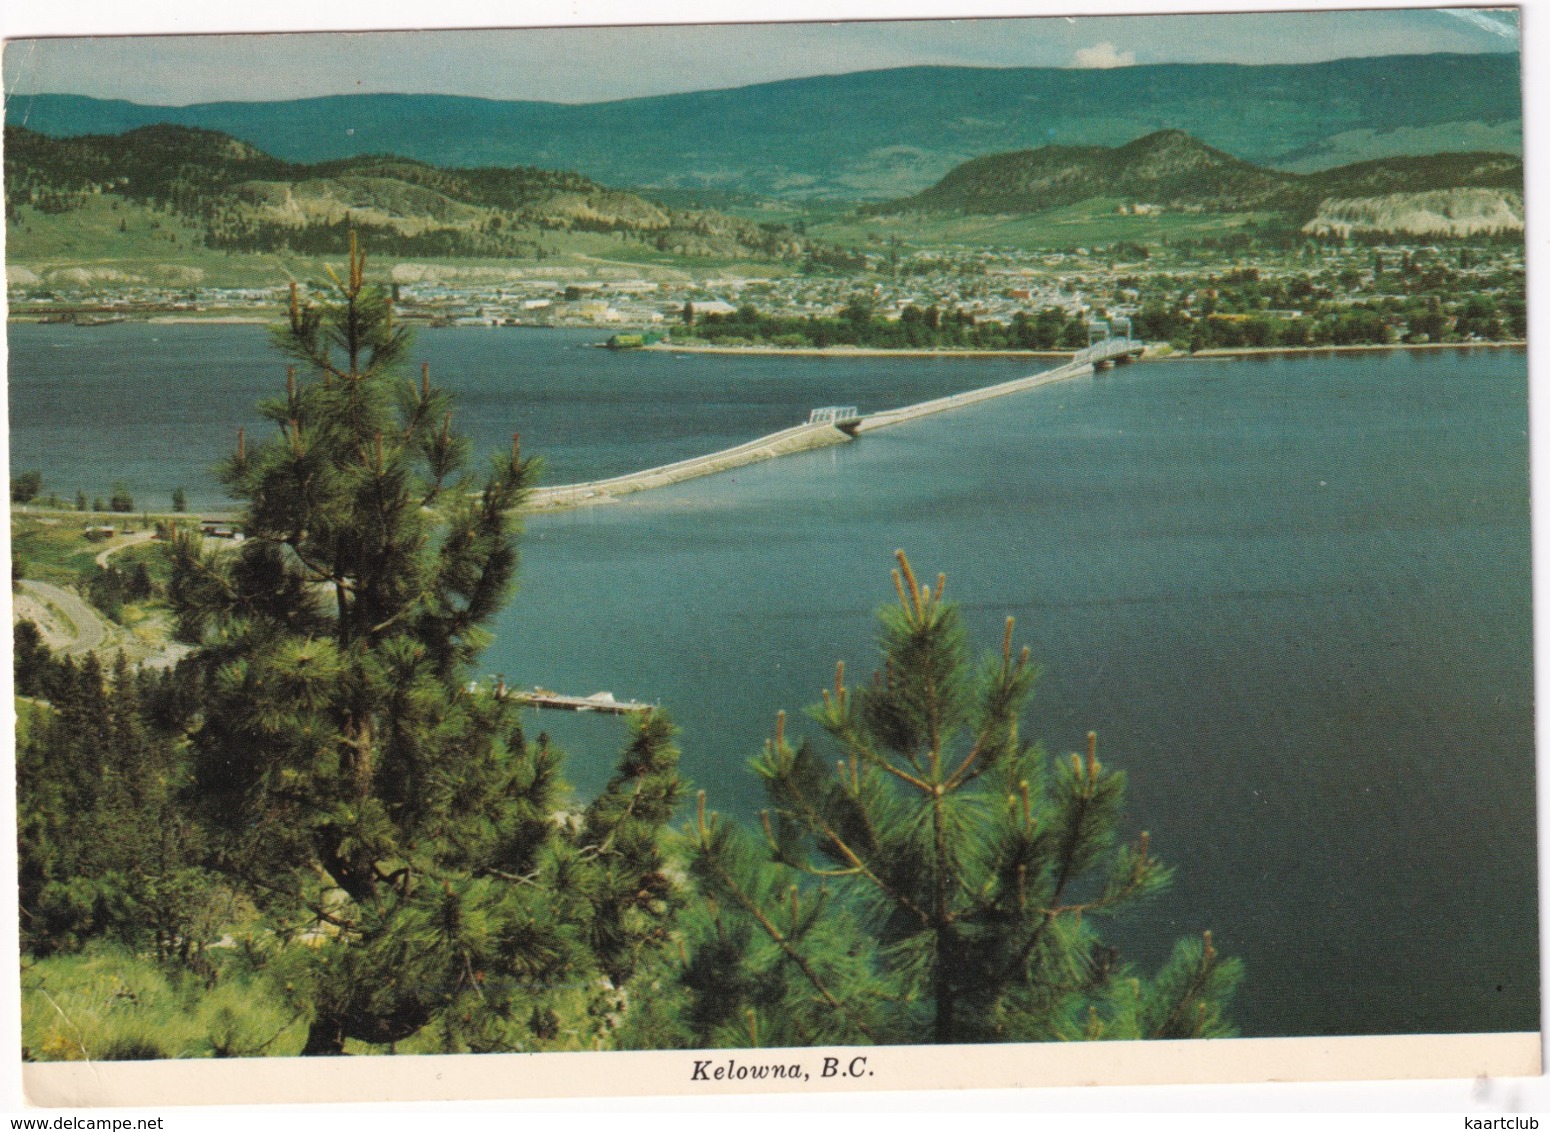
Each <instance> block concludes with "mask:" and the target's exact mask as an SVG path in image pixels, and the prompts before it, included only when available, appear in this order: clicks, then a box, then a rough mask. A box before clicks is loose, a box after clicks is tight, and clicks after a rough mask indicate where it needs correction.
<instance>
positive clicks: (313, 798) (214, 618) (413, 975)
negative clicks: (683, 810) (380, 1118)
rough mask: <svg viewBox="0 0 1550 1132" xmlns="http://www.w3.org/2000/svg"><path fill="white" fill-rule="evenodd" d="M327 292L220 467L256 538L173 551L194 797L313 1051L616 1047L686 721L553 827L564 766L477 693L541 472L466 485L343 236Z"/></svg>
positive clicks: (285, 347) (515, 455)
mask: <svg viewBox="0 0 1550 1132" xmlns="http://www.w3.org/2000/svg"><path fill="white" fill-rule="evenodd" d="M330 276H331V278H332V285H331V287H329V288H328V289H327V291H325V295H327V296H328V297H327V299H326V301H312V300H311V299H309V298H306V297H304V296H303V294H302V293H301V289H300V288H297V287H293V288H292V295H291V303H290V310H289V316H288V319H287V321H286V323H285V324H284V325H283V326H281V327H279V328H277V330H276V332H275V343H276V345H277V346H278V347H279V348H280V349H281V350H282V351H284V352H285V353H286V354H288V355H289V356H290V357H291V358H292V359H293V360H294V361H295V362H296V363H298V365H299V366H300V367H301V368H302V369H303V373H302V374H301V375H300V376H298V374H297V372H296V371H297V366H293V367H292V368H291V370H290V372H289V374H288V378H287V385H286V391H285V394H284V395H283V396H282V397H280V398H277V399H275V400H273V401H270V402H267V403H266V404H265V405H264V406H263V409H264V412H265V414H266V416H267V417H268V418H269V419H270V420H271V421H272V422H273V423H274V424H275V425H276V426H277V435H275V436H274V437H273V438H272V439H270V440H269V441H267V442H265V443H262V444H250V443H249V442H248V441H247V438H246V437H245V435H244V434H243V433H241V432H240V431H239V433H238V440H237V448H236V452H235V454H234V455H233V456H232V458H231V459H230V460H229V461H228V462H227V463H226V464H225V466H224V468H223V470H222V474H223V478H224V481H225V483H226V485H227V487H228V489H229V490H230V492H231V493H232V494H233V495H234V496H235V497H236V498H237V499H239V500H242V501H243V502H244V504H245V507H244V510H243V514H242V520H241V521H242V526H243V528H244V532H245V536H246V537H245V539H244V541H243V542H242V543H241V544H240V546H239V547H238V548H237V549H236V550H234V551H230V550H229V551H226V552H207V551H205V550H203V549H202V548H201V546H200V543H199V540H198V539H196V538H195V537H193V536H191V535H182V536H180V537H179V538H178V539H177V540H176V541H175V542H174V544H173V556H174V568H173V577H172V583H171V599H172V601H173V604H174V607H175V609H176V611H177V615H178V618H179V626H180V632H181V634H182V636H183V637H184V639H186V640H188V641H190V642H192V643H195V644H197V645H198V646H200V647H199V650H198V651H197V652H196V654H195V656H194V658H193V659H194V663H196V664H197V665H199V666H200V668H201V669H202V670H203V672H204V673H205V675H204V681H205V687H206V689H207V691H206V694H205V697H204V704H203V710H202V715H201V719H200V721H199V724H198V726H197V727H196V729H195V731H194V734H193V745H194V771H193V776H194V777H193V784H192V785H193V789H192V791H191V795H190V796H191V798H192V799H193V800H194V802H195V803H196V804H197V805H198V806H199V807H200V809H201V812H202V817H203V820H204V822H205V823H206V825H207V826H208V827H209V828H210V829H211V830H212V832H213V835H214V840H215V843H216V845H217V847H218V850H217V854H216V858H215V860H216V864H217V866H218V867H219V868H220V869H221V870H222V871H223V872H224V873H225V874H226V875H228V876H230V877H232V878H235V879H236V881H237V882H238V883H240V884H241V885H242V887H243V888H244V889H245V891H247V892H248V893H249V894H250V895H251V896H252V897H253V899H254V900H255V901H257V902H258V903H259V904H260V906H261V908H262V909H263V911H264V913H265V915H266V916H267V917H268V920H269V923H270V924H271V927H272V935H271V936H269V937H268V938H272V939H274V940H277V941H278V945H277V947H276V950H275V954H274V955H273V956H272V959H271V966H272V969H273V971H274V973H275V974H276V977H277V980H278V983H279V985H281V986H282V987H283V988H284V991H285V993H286V994H287V995H288V996H289V997H290V999H291V1001H292V1002H293V1003H294V1005H295V1007H296V1008H297V1009H298V1011H301V1012H304V1013H305V1014H306V1015H307V1016H308V1017H309V1019H310V1030H309V1035H308V1040H307V1043H306V1050H305V1052H307V1053H310V1054H332V1053H341V1052H344V1050H345V1043H346V1042H347V1041H349V1040H355V1041H359V1042H365V1043H370V1044H373V1045H391V1044H392V1043H396V1042H401V1041H404V1040H405V1039H408V1038H410V1037H411V1036H414V1035H417V1034H420V1033H421V1032H422V1031H423V1032H424V1033H425V1034H426V1035H428V1037H427V1038H423V1039H421V1040H422V1041H430V1042H431V1044H432V1045H433V1046H434V1048H439V1049H446V1050H449V1051H452V1050H492V1049H531V1048H538V1047H542V1046H546V1045H547V1046H556V1047H562V1048H563V1047H564V1046H565V1045H566V1044H567V1043H569V1044H570V1045H571V1046H575V1045H577V1044H589V1043H590V1042H591V1041H594V1040H602V1035H603V1034H604V1031H606V1030H607V1029H608V1027H609V1026H610V1025H611V1024H612V1022H611V1019H612V1018H613V1017H614V1016H615V1014H616V1010H615V1007H616V1006H617V1003H616V1002H615V1001H614V1000H613V999H611V998H610V996H611V995H612V996H617V994H618V987H619V985H620V984H621V983H622V982H624V981H625V980H626V979H628V978H629V977H630V975H631V974H632V972H633V970H634V968H635V965H636V963H637V962H638V960H639V959H640V958H641V956H642V954H643V953H644V952H647V951H650V950H651V949H653V948H657V947H660V946H661V942H662V937H663V936H664V935H665V932H664V931H663V929H662V924H663V923H664V922H665V920H666V918H667V917H668V916H669V915H670V914H671V910H672V899H671V892H670V886H669V885H668V883H667V881H666V880H665V879H664V874H663V866H662V862H661V860H660V857H659V850H658V848H657V840H658V834H659V832H660V831H661V829H662V826H663V823H665V822H666V820H667V817H668V814H669V813H670V812H671V809H672V806H673V804H674V802H675V801H676V798H677V791H678V780H677V776H676V770H675V766H676V760H677V751H676V749H675V748H674V747H673V745H672V738H671V737H672V729H671V727H670V725H669V724H668V722H667V720H666V718H665V717H662V716H660V715H657V716H656V717H654V718H648V719H645V720H640V721H638V722H637V725H636V728H635V731H634V738H633V741H632V744H631V746H630V748H629V750H628V751H626V753H625V757H624V760H623V763H622V765H621V769H620V772H619V774H618V775H617V776H616V778H615V779H614V781H613V782H612V783H611V784H610V786H609V788H608V789H607V790H605V792H604V794H603V795H602V796H601V797H600V798H599V799H598V800H597V801H596V802H595V803H594V804H593V805H592V806H591V807H590V808H588V809H587V810H586V811H585V813H583V814H581V815H577V816H575V817H574V818H572V819H566V820H559V819H558V818H557V815H563V813H564V808H565V805H566V801H567V793H566V787H565V785H564V783H563V781H562V780H561V778H560V755H559V752H558V751H557V750H555V749H553V748H552V747H551V746H550V745H549V743H548V742H547V739H545V738H544V737H542V736H540V737H539V739H538V740H537V741H529V740H528V738H527V737H526V736H525V734H524V732H523V729H522V727H521V725H520V722H519V718H518V711H517V707H516V704H515V702H514V700H513V699H512V698H511V697H510V696H509V695H507V694H506V691H505V688H504V686H503V685H498V686H496V687H495V688H493V689H489V688H484V689H481V688H479V687H478V686H476V685H475V684H474V683H473V682H472V681H471V675H472V673H471V664H472V662H473V660H474V659H475V658H476V656H477V655H478V653H479V651H480V649H481V647H482V646H483V645H484V644H485V642H486V640H487V638H488V634H487V630H486V628H485V627H486V626H487V625H488V624H489V622H490V621H491V619H492V618H493V617H494V616H495V615H496V613H497V612H498V611H499V610H500V608H501V607H502V605H503V604H504V602H505V600H506V598H507V595H508V591H509V590H510V588H511V586H512V581H513V576H514V571H515V567H516V544H515V535H516V528H515V521H514V519H513V517H512V515H513V512H514V509H515V508H516V507H517V505H518V504H519V503H520V502H521V500H522V498H523V496H524V494H525V492H526V491H527V490H528V488H529V485H530V484H531V483H532V482H533V478H534V476H535V474H536V472H537V464H536V462H535V461H534V460H533V459H531V458H524V457H523V456H522V455H521V453H520V450H519V448H518V446H517V443H516V439H515V438H513V444H512V451H511V453H510V454H509V455H501V456H499V457H497V458H496V459H495V460H494V462H493V465H492V467H491V470H490V471H489V473H488V474H487V475H486V476H484V477H483V478H482V480H481V481H479V482H478V483H474V482H472V481H471V480H470V479H468V478H467V477H466V476H465V474H464V472H463V466H464V457H465V454H466V451H467V444H466V442H465V441H464V440H463V439H462V438H461V437H459V436H458V435H457V434H455V433H454V432H453V430H452V426H451V419H452V402H451V397H450V396H449V395H448V394H447V393H446V392H445V391H443V390H441V389H438V388H437V387H435V386H434V385H432V383H431V381H430V377H429V373H428V370H427V369H426V368H424V367H422V369H421V372H420V375H419V381H417V382H416V381H403V380H400V379H398V378H396V377H395V376H394V374H395V371H396V369H397V368H398V367H399V365H400V364H401V363H402V362H403V360H404V359H405V357H406V355H407V352H408V349H409V347H410V335H409V333H408V331H407V330H406V329H405V328H404V327H402V326H401V325H398V324H397V323H396V322H395V320H394V318H393V311H392V304H391V301H390V299H389V298H388V295H387V294H386V293H385V292H384V291H383V290H382V289H380V288H378V287H376V286H373V285H371V284H368V283H367V281H366V277H365V255H364V253H363V252H361V251H359V250H358V249H357V247H356V245H355V240H354V237H353V235H352V238H351V248H350V260H349V267H348V270H347V273H346V275H345V277H344V278H339V277H338V276H336V275H334V274H333V272H332V271H330ZM433 504H434V505H435V507H436V508H437V510H436V511H434V512H433V511H432V510H431V505H433ZM299 941H305V942H306V943H307V944H308V946H299V945H298V942H299ZM562 1022H563V1023H564V1024H563V1025H562V1024H561V1023H562ZM583 1031H585V1032H584V1033H583Z"/></svg>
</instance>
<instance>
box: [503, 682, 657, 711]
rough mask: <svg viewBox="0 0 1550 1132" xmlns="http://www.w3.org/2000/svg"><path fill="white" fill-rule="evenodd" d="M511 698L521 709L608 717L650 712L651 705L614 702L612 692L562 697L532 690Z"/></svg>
mask: <svg viewBox="0 0 1550 1132" xmlns="http://www.w3.org/2000/svg"><path fill="white" fill-rule="evenodd" d="M511 698H512V699H514V700H516V702H517V703H519V704H521V705H522V706H523V707H531V708H546V709H549V710H553V711H600V712H604V713H606V714H608V715H630V714H632V713H634V712H640V711H650V710H651V708H652V705H651V704H642V703H636V702H635V701H634V700H616V699H614V694H613V693H612V692H594V693H593V694H592V695H590V696H562V695H560V694H559V693H558V692H550V691H546V690H544V689H542V688H534V689H533V690H532V691H531V692H513V693H511Z"/></svg>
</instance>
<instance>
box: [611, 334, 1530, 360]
mask: <svg viewBox="0 0 1550 1132" xmlns="http://www.w3.org/2000/svg"><path fill="white" fill-rule="evenodd" d="M1527 345H1528V343H1527V341H1526V340H1525V339H1521V338H1518V339H1507V340H1504V341H1500V342H1364V343H1358V344H1354V345H1350V346H1221V347H1216V348H1213V349H1210V350H1198V351H1196V352H1195V353H1190V352H1189V351H1188V350H1173V349H1171V348H1169V347H1168V346H1167V344H1166V343H1162V344H1149V345H1148V346H1147V355H1146V357H1147V360H1148V361H1176V360H1179V359H1188V358H1233V357H1260V356H1268V355H1272V354H1342V353H1354V352H1371V351H1375V350H1504V349H1522V348H1524V347H1525V346H1527ZM637 350H649V351H651V352H653V353H668V354H721V355H725V356H730V357H736V356H739V355H742V356H755V357H816V358H856V357H861V358H1071V357H1074V356H1075V355H1076V353H1077V351H1075V350H969V349H964V348H961V347H957V348H953V349H942V350H938V349H927V348H920V349H903V348H901V349H871V348H868V347H866V346H822V347H820V346H699V345H694V346H685V345H679V344H674V343H671V342H653V343H652V344H651V345H649V346H636V347H631V348H629V349H625V350H620V351H618V352H619V353H633V352H635V351H637Z"/></svg>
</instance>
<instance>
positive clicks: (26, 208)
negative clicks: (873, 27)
mask: <svg viewBox="0 0 1550 1132" xmlns="http://www.w3.org/2000/svg"><path fill="white" fill-rule="evenodd" d="M5 184H6V219H7V223H8V226H9V229H10V241H9V246H8V250H7V256H8V259H9V261H10V262H11V263H13V264H27V263H29V262H31V261H34V260H40V259H46V260H57V259H60V258H61V257H64V258H70V257H77V258H83V259H89V260H93V261H98V262H101V263H114V264H121V265H123V266H124V267H125V268H126V270H127V269H130V268H131V267H132V265H134V264H137V263H140V264H161V265H166V264H167V263H168V261H169V259H170V260H171V261H172V262H173V264H174V266H175V264H176V263H177V262H178V261H179V259H180V257H181V259H182V260H183V261H185V262H187V263H188V264H190V265H192V264H193V263H194V262H195V261H208V260H209V259H211V258H212V257H216V258H219V257H222V256H233V255H239V254H247V253H265V254H278V255H282V256H300V257H308V256H317V255H323V254H330V253H335V252H337V249H338V248H340V247H341V246H343V243H344V239H345V234H346V231H347V230H348V229H351V228H353V229H355V230H356V231H358V232H360V233H361V234H362V236H363V237H364V238H365V239H366V240H367V241H368V243H369V245H370V246H371V247H372V248H373V250H374V251H375V252H377V253H378V254H387V255H394V256H400V257H409V258H417V259H437V258H446V259H468V258H474V259H489V260H503V261H510V260H530V261H534V262H543V261H545V260H547V259H550V258H554V257H564V256H591V257H600V256H601V257H606V258H612V259H618V260H621V261H624V262H639V263H652V262H659V263H667V262H676V261H681V260H689V261H693V260H707V261H714V262H733V261H744V260H750V261H759V262H767V263H779V262H791V263H795V262H797V261H799V260H800V259H801V258H802V257H803V256H804V255H805V254H807V252H808V250H809V244H808V243H807V242H805V241H804V240H802V239H800V238H799V237H797V236H796V235H795V234H794V233H792V232H791V231H790V230H789V229H787V228H784V227H781V226H779V225H774V224H764V225H760V224H756V223H753V222H750V221H748V220H744V219H740V218H737V217H731V216H726V215H722V214H719V213H715V212H709V211H695V210H686V209H674V208H668V207H664V206H662V205H659V204H655V203H652V202H650V201H647V200H644V199H642V198H641V197H639V196H636V195H634V194H631V193H625V192H619V191H616V190H613V189H608V188H605V187H604V186H602V185H599V184H597V183H596V182H594V181H591V180H589V179H588V178H586V177H583V176H581V175H579V174H575V173H567V172H554V171H549V170H542V169H534V168H527V167H518V168H508V169H501V168H468V169H456V168H454V169H438V168H434V167H432V166H429V165H426V164H424V163H422V162H417V161H411V160H407V159H403V158H397V157H383V156H365V157H357V158H347V159H343V160H338V161H331V162H326V163H320V164H315V165H301V164H295V163H290V162H284V161H281V160H279V159H277V158H274V157H272V156H270V155H268V154H266V153H264V152H263V151H261V150H259V149H257V148H255V147H254V146H251V145H249V144H247V143H245V142H242V141H238V140H237V139H235V138H232V137H229V136H227V135H224V134H220V133H216V132H213V131H207V130H196V129H190V128H188V127H183V126H166V125H161V126H150V127H145V128H143V129H138V130H133V131H130V132H129V133H126V134H122V135H98V136H88V137H79V138H67V139H56V138H50V137H46V136H44V135H42V134H39V133H36V132H34V131H31V130H26V129H22V128H19V127H7V128H6V153H5ZM200 270H201V272H203V271H207V270H208V265H207V264H206V265H204V266H203V267H201V269H200ZM177 274H178V273H177V271H176V270H175V269H173V270H163V271H162V272H161V275H160V278H161V279H162V280H163V281H169V282H176V281H177Z"/></svg>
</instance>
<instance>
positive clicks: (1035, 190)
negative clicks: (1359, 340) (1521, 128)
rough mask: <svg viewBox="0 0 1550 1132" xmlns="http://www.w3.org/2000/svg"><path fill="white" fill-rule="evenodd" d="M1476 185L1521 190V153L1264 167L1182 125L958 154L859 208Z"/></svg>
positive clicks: (1262, 197)
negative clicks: (905, 194)
mask: <svg viewBox="0 0 1550 1132" xmlns="http://www.w3.org/2000/svg"><path fill="white" fill-rule="evenodd" d="M1462 186H1479V187H1491V188H1507V189H1516V190H1520V191H1521V189H1522V187H1523V161H1522V159H1521V158H1518V157H1514V156H1512V155H1510V154H1504V153H1447V154H1437V155H1435V156H1431V157H1398V158H1380V159H1378V160H1376V161H1366V162H1362V163H1360V164H1358V165H1346V166H1340V167H1339V168H1335V169H1326V170H1324V171H1323V172H1320V173H1312V174H1307V175H1299V174H1296V173H1285V172H1281V171H1279V170H1275V169H1264V168H1260V167H1258V166H1255V165H1251V164H1249V163H1248V162H1246V161H1240V160H1239V159H1238V158H1236V157H1233V156H1231V155H1229V154H1226V153H1223V152H1221V151H1220V150H1217V149H1213V148H1212V147H1211V146H1209V145H1206V144H1205V143H1203V142H1201V141H1198V140H1197V139H1195V138H1193V137H1190V136H1189V135H1188V134H1186V133H1184V132H1183V131H1182V130H1160V131H1158V132H1156V133H1152V134H1147V135H1146V136H1145V137H1139V138H1137V139H1136V140H1135V141H1132V142H1129V143H1128V144H1126V145H1122V146H1118V147H1115V148H1107V147H1103V146H1093V145H1087V146H1070V145H1049V146H1044V147H1042V148H1040V149H1030V150H1021V151H1018V152H1015V153H993V154H988V155H986V156H984V157H976V158H974V159H973V160H972V161H967V162H964V163H963V164H962V165H959V166H957V167H956V168H954V169H953V170H952V171H950V172H949V173H948V174H947V176H945V177H943V178H942V179H941V180H940V181H938V182H937V183H936V184H935V185H933V186H931V188H929V189H927V190H926V191H925V192H922V193H917V194H916V195H915V196H913V197H909V198H907V199H905V200H900V201H894V202H892V203H890V204H886V205H874V206H871V207H870V208H868V209H867V210H866V211H867V212H869V213H874V214H880V213H888V212H906V211H924V212H936V211H947V212H968V213H988V214H1001V213H1014V214H1015V213H1025V212H1043V211H1045V210H1047V209H1052V208H1060V207H1062V206H1064V205H1070V204H1076V203H1077V202H1079V201H1084V200H1091V199H1093V198H1095V197H1118V198H1121V199H1124V200H1129V201H1140V202H1143V203H1145V204H1151V205H1166V206H1169V207H1174V208H1192V209H1200V210H1203V211H1206V212H1241V211H1252V210H1259V209H1273V210H1278V211H1286V212H1290V213H1292V214H1293V215H1295V216H1297V217H1300V218H1302V219H1306V217H1308V216H1311V215H1312V214H1313V212H1314V211H1316V210H1317V207H1318V203H1319V202H1320V201H1321V200H1324V199H1327V198H1329V197H1357V196H1375V195H1381V194H1384V193H1396V192H1406V193H1413V192H1422V191H1425V190H1428V189H1451V188H1457V187H1462Z"/></svg>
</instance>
